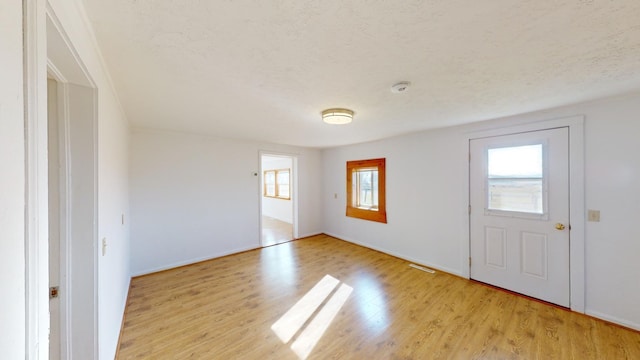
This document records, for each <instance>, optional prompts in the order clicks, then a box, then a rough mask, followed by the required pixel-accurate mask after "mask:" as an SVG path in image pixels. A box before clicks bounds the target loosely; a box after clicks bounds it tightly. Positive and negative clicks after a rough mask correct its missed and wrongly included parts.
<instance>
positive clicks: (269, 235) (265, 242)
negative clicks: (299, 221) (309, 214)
mask: <svg viewBox="0 0 640 360" xmlns="http://www.w3.org/2000/svg"><path fill="white" fill-rule="evenodd" d="M291 240H293V224H291V223H288V222H284V221H281V220H278V219H275V218H272V217H269V216H263V217H262V246H271V245H275V244H280V243H283V242H287V241H291Z"/></svg>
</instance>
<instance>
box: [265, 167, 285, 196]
mask: <svg viewBox="0 0 640 360" xmlns="http://www.w3.org/2000/svg"><path fill="white" fill-rule="evenodd" d="M290 182H291V170H290V169H280V170H266V171H265V172H264V193H263V194H264V196H265V197H273V198H278V199H285V200H290V199H291V186H290Z"/></svg>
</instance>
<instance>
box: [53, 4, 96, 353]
mask: <svg viewBox="0 0 640 360" xmlns="http://www.w3.org/2000/svg"><path fill="white" fill-rule="evenodd" d="M46 25H47V27H46V30H47V34H46V36H47V39H46V40H47V52H46V57H47V98H46V102H47V117H46V120H44V119H43V122H44V121H46V125H47V143H48V144H47V147H48V154H47V162H48V179H47V180H48V181H47V183H48V187H47V190H48V200H49V209H48V214H49V216H48V220H49V221H48V222H49V239H48V240H49V243H48V245H49V246H48V247H49V254H48V255H49V256H48V260H49V261H48V262H49V267H48V269H49V288H50V291H49V313H50V315H49V319H50V328H49V331H50V333H49V358H50V359H66V358H81V359H92V358H97V356H98V355H97V354H98V333H97V323H98V252H97V250H98V247H97V238H98V236H97V234H98V232H97V230H98V228H97V215H98V206H97V205H98V198H97V196H98V186H97V185H98V184H97V181H98V177H97V175H98V168H97V165H98V160H97V149H98V147H97V146H98V137H97V134H98V133H97V89H96V86H95V83H94V82H93V80H92V79H91V78H90V77H89V75H88V72H87V71H86V68H85V67H84V65H83V64H82V62H81V61H80V59H79V57H78V55H77V53H76V52H75V50H74V49H73V48H72V47H70V46H69V44H70V41H68V39H67V38H66V35H65V32H64V31H63V30H62V27H61V25H60V23H59V22H58V20H57V18H55V16H54V15H53V14H51V13H47V20H46ZM103 255H104V253H103Z"/></svg>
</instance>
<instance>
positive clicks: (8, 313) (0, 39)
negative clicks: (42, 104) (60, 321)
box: [0, 1, 26, 359]
mask: <svg viewBox="0 0 640 360" xmlns="http://www.w3.org/2000/svg"><path fill="white" fill-rule="evenodd" d="M22 74H23V72H22V2H20V1H9V2H5V3H3V4H2V11H0V79H2V81H0V168H1V169H2V176H0V286H1V287H2V290H3V296H1V297H0V324H2V325H1V326H0V349H2V357H4V358H7V359H20V358H24V355H25V346H26V345H25V321H26V318H25V306H26V304H25V261H24V260H25V259H24V254H25V248H24V245H25V231H24V229H25V219H24V204H25V202H24V200H25V177H24V174H25V166H24V165H25V163H24V161H25V159H24V146H25V143H24V114H23V107H24V105H23V95H22V94H23V80H22Z"/></svg>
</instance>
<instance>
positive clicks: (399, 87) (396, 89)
mask: <svg viewBox="0 0 640 360" xmlns="http://www.w3.org/2000/svg"><path fill="white" fill-rule="evenodd" d="M409 85H411V83H410V82H408V81H401V82H399V83H397V84H394V85H393V86H392V87H391V92H392V93H394V94H399V93H403V92H405V91H407V89H408V88H409Z"/></svg>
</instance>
